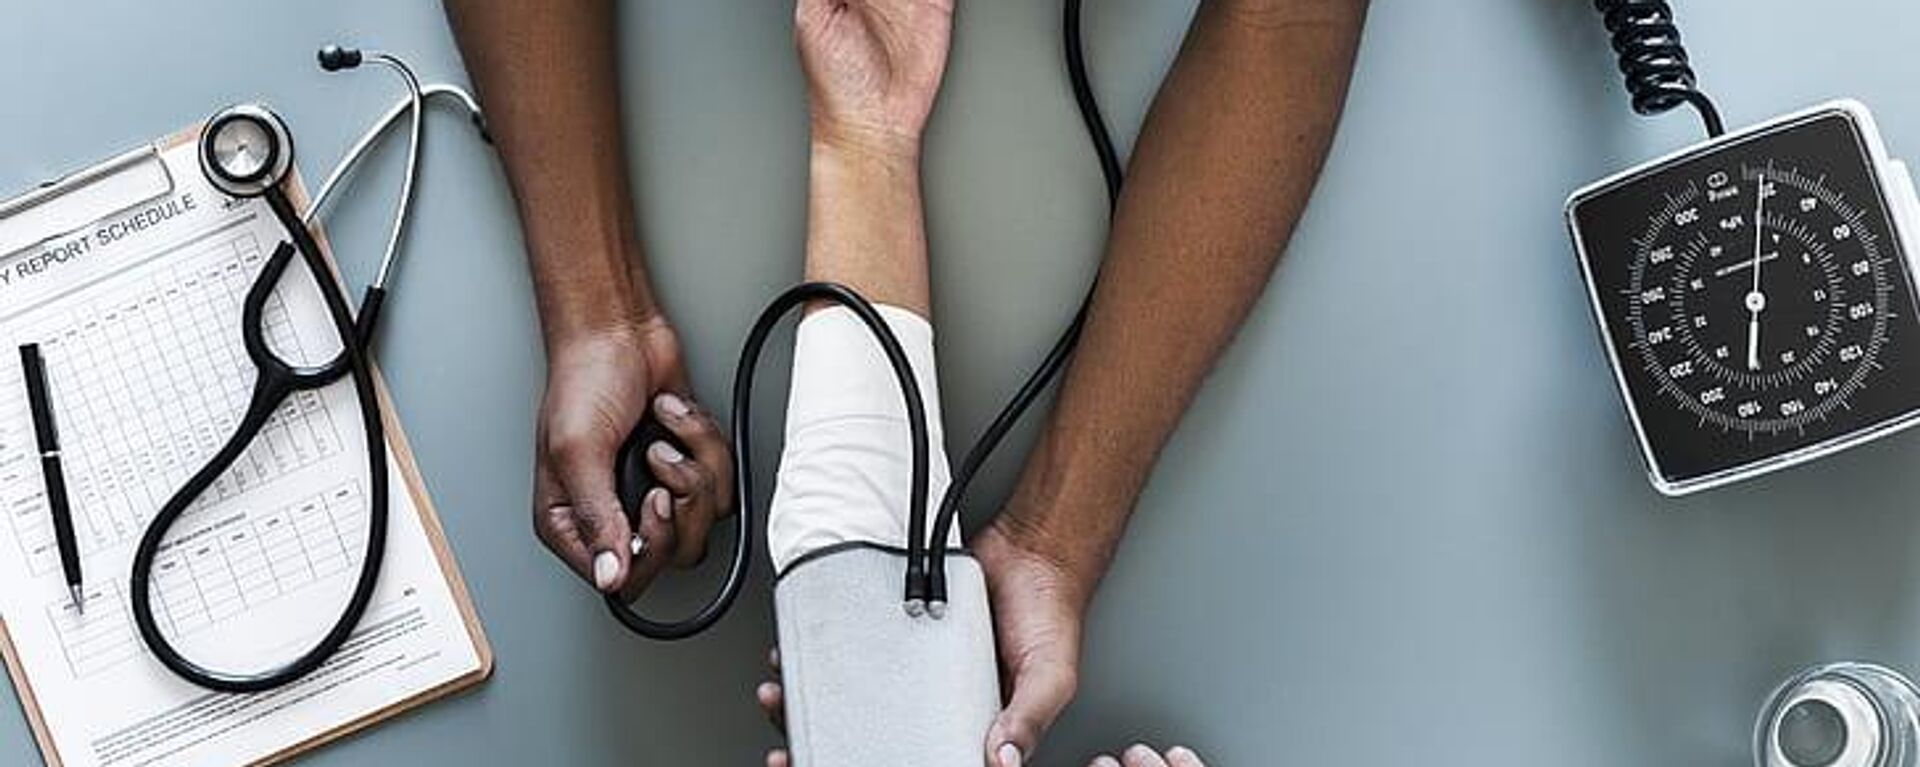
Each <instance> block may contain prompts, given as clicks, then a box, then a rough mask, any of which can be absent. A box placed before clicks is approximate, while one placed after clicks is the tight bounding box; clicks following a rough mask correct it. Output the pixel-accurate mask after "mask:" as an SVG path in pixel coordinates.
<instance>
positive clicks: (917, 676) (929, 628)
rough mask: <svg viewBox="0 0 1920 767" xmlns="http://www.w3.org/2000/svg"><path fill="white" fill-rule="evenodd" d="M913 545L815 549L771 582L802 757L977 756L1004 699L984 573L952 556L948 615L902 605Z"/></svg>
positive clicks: (858, 765) (876, 760) (853, 766)
mask: <svg viewBox="0 0 1920 767" xmlns="http://www.w3.org/2000/svg"><path fill="white" fill-rule="evenodd" d="M906 567H907V564H906V555H905V553H904V552H901V551H897V550H886V549H880V548H875V547H871V546H866V545H861V544H847V545H843V546H840V547H836V548H833V549H825V550H822V551H819V552H816V553H815V554H814V555H813V556H811V557H808V558H806V559H804V560H802V561H800V562H799V563H798V564H796V565H794V567H793V568H792V569H791V570H789V571H787V572H786V573H785V574H784V575H782V576H781V577H780V580H779V582H778V583H776V584H775V585H774V589H773V604H774V616H775V619H776V622H777V623H778V624H779V637H780V674H781V683H782V685H783V686H784V689H785V693H786V719H787V747H788V752H789V753H790V754H791V755H792V757H793V764H794V767H899V766H900V765H915V767H980V765H981V764H982V762H983V761H984V755H985V753H986V745H985V744H986V739H987V728H988V727H989V726H991V725H992V724H993V717H994V715H995V714H996V713H997V712H998V710H999V704H1000V684H999V676H998V673H997V670H996V667H995V665H994V654H993V621H992V617H991V615H990V614H989V613H988V611H987V588H986V581H985V580H984V578H983V577H982V576H981V572H980V565H979V563H977V562H975V561H974V560H973V558H972V557H969V556H966V555H962V554H955V555H952V556H949V557H948V558H947V578H948V580H947V588H948V594H949V596H950V597H951V598H952V602H951V604H950V605H949V609H948V611H947V614H946V616H945V617H943V618H937V619H936V618H933V617H930V616H926V615H921V616H918V617H915V616H910V615H907V613H906V611H905V610H903V609H901V607H900V596H901V594H900V584H901V582H902V577H903V574H904V573H905V572H906Z"/></svg>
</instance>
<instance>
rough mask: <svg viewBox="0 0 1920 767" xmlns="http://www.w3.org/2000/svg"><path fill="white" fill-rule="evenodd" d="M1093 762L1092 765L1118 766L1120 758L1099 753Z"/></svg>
mask: <svg viewBox="0 0 1920 767" xmlns="http://www.w3.org/2000/svg"><path fill="white" fill-rule="evenodd" d="M1093 764H1094V767H1120V760H1118V759H1115V758H1113V757H1111V756H1107V755H1106V754H1101V755H1100V757H1099V758H1098V759H1095V760H1093Z"/></svg>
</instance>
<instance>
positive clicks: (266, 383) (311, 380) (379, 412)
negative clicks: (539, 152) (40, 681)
mask: <svg viewBox="0 0 1920 767" xmlns="http://www.w3.org/2000/svg"><path fill="white" fill-rule="evenodd" d="M338 52H339V51H338V50H337V49H336V50H335V51H334V53H336V54H337V53H338ZM328 55H329V54H328V53H327V52H325V51H323V52H322V54H321V61H322V66H323V67H324V68H328V69H337V68H340V67H337V66H330V65H328V63H327V57H328ZM353 56H355V57H356V58H355V64H354V65H357V63H358V62H359V61H360V60H362V58H361V57H362V54H359V53H357V52H355V53H354V54H353ZM364 60H365V61H372V62H375V63H379V64H382V65H384V66H386V67H388V68H389V69H392V70H393V71H395V72H396V73H398V74H399V75H400V77H401V79H402V80H403V81H404V83H405V85H406V89H407V95H406V96H405V97H404V98H402V99H401V100H400V102H399V103H398V104H396V105H394V106H393V107H392V108H390V109H389V110H388V111H387V112H386V113H385V114H384V115H382V116H381V118H380V119H379V120H378V121H376V122H375V123H374V124H373V125H372V126H371V127H370V128H369V129H368V130H367V131H366V132H365V133H363V134H362V135H361V137H360V139H359V140H358V141H356V142H355V143H354V145H353V146H352V147H351V148H350V149H349V150H348V151H347V153H346V155H345V156H344V157H343V158H342V159H341V161H340V162H339V163H338V164H336V165H335V166H334V168H333V170H332V171H331V172H330V173H329V174H328V175H327V179H326V182H325V183H323V184H322V185H321V187H320V191H319V193H318V194H317V195H315V197H314V199H313V203H312V204H311V205H310V206H309V207H308V209H307V211H306V212H305V214H304V215H303V214H301V213H299V212H298V211H296V210H295V209H294V206H293V203H292V201H291V200H289V199H288V198H287V195H286V192H285V191H284V190H283V189H282V187H281V185H280V184H281V181H282V180H283V179H282V178H276V179H274V180H273V182H272V184H271V185H269V186H267V187H266V189H265V190H264V191H263V192H261V194H260V196H262V197H264V198H265V199H266V202H267V204H268V207H269V208H271V209H272V211H273V215H274V217H275V218H276V219H277V220H278V221H279V222H280V225H281V227H282V228H284V229H285V230H286V232H287V237H288V238H289V239H288V240H286V241H282V242H281V243H280V245H279V246H278V247H277V248H275V250H274V252H273V254H272V255H271V256H269V257H268V259H267V262H266V263H265V264H264V265H263V266H262V267H261V270H260V272H259V274H258V275H256V276H255V278H254V282H253V285H252V286H251V287H250V288H249V290H248V292H247V296H246V299H245V301H244V302H243V303H242V312H241V314H242V317H241V322H242V327H241V339H242V342H243V344H244V345H245V347H246V350H247V355H248V357H249V358H251V360H252V361H253V363H254V367H255V378H254V385H253V390H252V394H251V395H250V397H249V399H248V403H247V409H246V411H245V414H244V415H243V416H242V417H241V419H240V423H239V424H238V425H237V426H236V427H235V429H234V431H233V433H232V434H230V435H229V436H228V438H227V440H226V442H225V444H223V445H222V446H221V448H220V450H219V451H217V452H216V453H215V454H214V456H213V457H212V458H211V459H210V460H208V462H207V463H206V465H204V466H202V467H201V468H200V470H199V471H197V472H195V473H194V475H193V476H192V477H190V478H189V479H188V480H187V482H186V483H185V484H184V485H182V486H181V488H180V489H179V490H178V491H177V492H175V493H174V495H173V496H172V497H170V498H169V499H168V500H167V502H166V504H165V505H163V506H162V507H161V509H160V511H159V512H158V513H156V514H155V515H154V517H153V519H152V520H150V521H149V523H148V525H147V527H146V529H145V531H143V532H142V534H141V537H140V542H139V544H138V545H137V546H136V547H135V550H134V560H133V568H132V572H131V574H130V576H129V579H130V588H129V591H130V592H131V595H132V597H131V602H132V611H133V618H134V625H135V627H136V629H137V630H138V633H139V635H140V638H141V640H142V641H143V642H144V643H145V644H146V646H147V647H148V649H149V650H150V651H152V653H153V655H154V657H155V658H156V659H158V660H159V661H160V663H161V664H162V665H164V666H165V667H166V668H167V669H168V670H169V671H172V672H173V673H174V674H176V675H178V676H179V677H180V678H182V679H184V680H186V681H188V682H191V683H193V684H196V685H198V686H200V687H204V688H207V689H210V690H216V691H220V692H230V693H253V692H263V691H267V690H272V689H275V688H279V687H282V686H285V685H287V684H290V683H292V682H294V681H297V680H299V679H301V678H302V677H305V676H306V675H307V674H310V673H312V672H313V671H314V670H316V669H318V668H320V667H321V666H322V665H324V664H325V663H326V662H327V660H328V659H329V658H331V657H333V656H334V655H335V654H336V653H338V652H339V651H340V649H341V648H342V647H344V646H345V645H346V643H347V642H348V640H349V639H350V638H351V636H352V634H353V631H354V629H355V628H356V627H357V626H358V625H359V623H360V621H361V619H362V618H363V617H365V614H366V612H367V610H368V609H369V608H370V607H371V605H372V602H373V596H374V592H375V588H376V587H377V585H378V584H379V580H380V571H381V568H382V564H383V562H384V559H385V556H384V555H385V551H386V545H387V535H388V530H387V522H388V518H389V515H390V514H389V512H390V506H391V504H390V502H389V501H390V486H391V477H390V476H389V471H388V463H387V450H386V432H385V427H384V423H385V422H384V420H383V419H384V412H385V411H384V409H383V408H382V407H381V402H380V397H379V392H378V389H377V388H376V386H375V382H374V380H373V372H372V363H371V361H370V359H369V356H370V354H371V348H372V345H373V340H374V335H375V330H376V329H377V327H378V323H379V317H380V308H381V306H382V304H383V302H384V299H385V297H386V284H387V281H388V279H389V278H390V276H391V274H392V270H393V267H394V265H395V262H396V260H397V256H398V253H399V248H400V243H401V241H402V239H403V238H404V237H405V234H406V229H407V224H408V221H409V219H410V217H411V214H412V204H413V196H414V186H415V183H416V180H417V178H418V175H419V171H418V169H419V155H420V142H421V134H422V130H421V127H422V122H423V120H424V108H425V101H426V99H427V98H428V97H429V96H440V97H443V98H451V99H455V100H457V101H458V102H459V103H460V104H461V105H462V106H463V107H465V108H466V110H467V112H468V116H469V118H470V119H471V120H472V122H473V124H474V126H475V128H477V129H478V130H479V131H480V135H481V137H482V138H483V139H486V140H487V141H489V142H491V138H490V137H489V136H488V135H487V130H486V122H485V119H484V117H483V116H482V113H481V112H480V109H479V105H478V104H477V103H476V102H475V101H474V99H473V97H472V96H471V95H469V94H468V93H467V92H466V91H465V90H463V89H461V88H459V87H458V86H453V85H446V84H435V85H431V86H426V87H424V88H423V87H422V86H421V85H420V81H419V79H418V78H417V77H416V76H415V75H414V73H413V71H412V69H411V68H409V67H408V66H407V65H406V63H405V62H403V61H401V60H400V59H398V58H396V57H394V56H391V55H389V54H385V53H377V52H369V53H366V54H364ZM349 66H352V65H349ZM255 111H256V112H264V108H255ZM402 115H408V116H410V118H411V119H410V121H409V126H408V137H409V144H408V150H407V161H406V169H405V173H406V176H405V178H404V180H403V182H402V185H401V189H400V194H399V198H398V200H397V202H396V204H395V213H394V222H393V227H392V229H391V231H390V232H389V234H388V238H387V249H386V252H385V254H384V255H383V256H382V258H381V264H380V271H379V276H378V277H377V278H376V279H375V280H374V281H373V282H372V283H370V284H369V285H368V286H367V290H366V294H365V296H364V297H363V299H362V301H361V305H360V312H359V315H358V318H357V319H356V317H355V314H354V311H353V309H352V307H351V306H350V305H349V303H348V300H347V296H346V293H345V290H344V288H343V287H342V286H341V285H340V283H339V281H338V279H337V278H336V277H335V275H334V273H333V271H332V269H331V267H330V266H329V265H328V264H327V262H326V259H325V257H324V255H323V253H322V251H321V250H320V246H319V243H318V242H317V241H316V240H315V238H314V236H313V232H312V230H311V228H310V227H311V225H312V222H313V221H314V220H315V219H316V218H317V216H318V215H319V211H320V209H321V208H322V207H323V206H324V205H325V204H326V203H327V202H328V201H330V200H331V199H332V196H333V195H334V193H335V192H336V190H337V189H339V188H340V187H341V185H342V184H343V180H344V179H345V178H346V177H347V176H348V175H350V174H351V172H352V171H353V169H354V168H355V167H357V166H358V165H359V163H360V161H361V160H362V159H363V158H364V157H365V156H366V155H367V153H368V152H369V151H370V149H371V148H372V147H373V145H374V144H375V143H376V142H377V141H378V140H379V139H380V138H381V137H382V136H383V135H385V134H386V133H387V132H388V131H389V130H390V129H391V128H392V127H393V126H394V125H395V124H397V122H398V120H399V119H400V117H401V116H402ZM263 117H268V118H271V122H272V123H274V124H276V125H277V124H278V123H279V120H278V118H277V117H273V116H272V115H271V113H270V112H264V114H263ZM212 125H213V123H211V122H210V123H209V127H211V126H212ZM280 132H281V135H280V136H279V140H280V141H281V142H282V145H279V146H274V147H272V149H273V151H274V152H277V153H291V151H292V145H291V144H292V136H291V134H289V133H286V132H285V130H284V126H281V129H280ZM202 151H203V153H204V152H206V151H208V150H207V149H206V148H205V147H203V148H202ZM202 164H203V167H204V168H205V169H206V170H207V171H208V172H209V173H210V174H211V173H214V172H216V171H219V170H221V169H220V168H218V167H216V166H217V163H211V164H210V162H209V158H208V157H206V156H204V155H203V162H202ZM248 192H249V195H250V193H251V190H248ZM249 195H243V196H249ZM295 255H298V256H299V257H300V258H301V261H302V263H303V264H304V265H305V267H306V270H307V272H308V273H309V276H310V277H311V278H312V279H313V280H314V282H315V284H316V285H317V287H318V289H319V291H320V296H321V300H322V303H323V304H324V305H325V307H326V311H327V315H328V317H329V319H330V320H331V322H332V324H333V326H334V331H335V333H336V334H337V335H338V336H339V339H340V344H341V350H340V352H339V353H337V354H336V355H335V356H334V357H333V358H332V359H330V360H328V361H326V362H324V363H322V364H320V365H317V366H300V365H295V364H292V363H288V362H286V361H285V360H283V359H281V358H280V357H279V356H278V355H277V354H276V353H275V352H274V351H273V349H272V347H271V346H269V344H268V340H267V337H266V321H265V320H266V318H265V313H266V305H267V302H268V301H269V300H270V299H271V298H272V297H273V295H274V293H275V291H276V290H277V289H278V286H279V284H280V281H281V279H282V278H283V277H284V276H285V274H286V270H287V269H288V268H289V267H290V266H291V264H292V261H293V258H294V256H295ZM343 377H345V378H351V379H352V381H353V387H354V396H355V398H356V400H357V401H358V404H359V409H360V415H361V422H362V424H361V425H362V430H363V435H364V438H365V442H366V453H367V477H368V480H367V481H368V484H369V489H368V496H369V504H368V512H367V513H368V532H367V539H366V548H365V551H364V552H363V556H362V560H361V565H360V570H359V573H358V574H357V576H356V577H355V580H354V584H353V591H352V593H351V594H350V596H349V597H348V599H347V604H346V606H345V607H344V608H343V609H342V610H341V611H340V614H339V617H337V618H336V619H335V620H334V621H333V623H332V624H331V626H330V627H329V628H328V629H327V631H326V633H325V634H323V635H322V636H321V637H320V638H319V639H318V640H316V641H315V642H314V643H313V644H312V645H311V646H310V647H309V648H308V649H307V650H306V651H305V652H303V653H301V654H300V655H299V656H298V657H296V658H294V659H293V660H292V661H290V662H288V663H286V664H284V665H282V666H279V667H277V668H273V669H270V670H267V671H264V672H259V673H235V672H228V671H221V670H216V669H212V668H208V667H206V666H203V665H201V664H198V663H195V662H194V661H192V660H190V659H188V658H187V657H186V656H185V655H184V654H182V653H181V652H180V651H179V649H178V648H176V647H175V646H174V645H173V644H172V642H170V641H169V640H168V639H167V637H166V635H165V633H164V632H162V631H161V630H160V627H159V624H158V621H157V620H156V618H155V616H154V610H153V595H152V593H151V585H152V582H153V580H152V579H153V568H154V564H155V560H156V559H157V558H158V554H159V550H160V547H161V544H162V542H163V540H164V539H165V537H166V534H167V532H168V531H169V530H170V529H171V528H172V527H173V525H174V524H175V523H176V522H177V521H178V520H179V518H180V516H181V515H182V514H184V513H185V512H186V511H187V509H188V508H190V507H191V506H193V504H194V503H195V502H196V500H197V499H198V498H199V497H200V496H201V495H202V494H204V493H205V492H206V491H207V489H208V488H210V487H211V486H212V485H213V483H214V482H216V481H218V479H219V478H220V476H221V475H222V474H224V473H225V472H226V471H227V470H228V469H230V468H231V467H232V465H233V464H234V462H235V461H237V460H239V458H240V456H241V455H243V454H245V453H246V451H247V449H248V447H249V446H250V445H252V444H253V442H254V441H255V440H256V439H257V438H258V436H259V433H260V431H261V430H262V429H263V428H264V427H265V425H266V423H267V421H268V420H269V419H270V418H271V417H272V415H273V413H274V411H275V410H277V409H278V408H279V407H280V405H281V404H282V403H284V402H285V401H286V400H287V398H289V397H291V396H292V395H294V394H296V393H298V392H302V391H313V390H318V389H321V388H324V387H326V386H329V385H332V384H333V383H335V382H338V381H339V380H340V379H341V378H343Z"/></svg>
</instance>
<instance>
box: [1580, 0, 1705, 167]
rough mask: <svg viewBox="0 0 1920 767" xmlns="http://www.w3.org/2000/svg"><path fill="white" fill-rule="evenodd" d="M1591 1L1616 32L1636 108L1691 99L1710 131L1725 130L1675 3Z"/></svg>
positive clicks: (1658, 109)
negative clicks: (1684, 39) (1703, 86)
mask: <svg viewBox="0 0 1920 767" xmlns="http://www.w3.org/2000/svg"><path fill="white" fill-rule="evenodd" d="M1593 6H1594V8H1595V9H1597V10H1599V11H1600V13H1601V15H1602V16H1603V17H1604V18H1605V20H1606V25H1607V32H1608V33H1609V34H1611V35H1612V36H1613V51H1614V53H1615V54H1617V55H1618V56H1619V57H1620V74H1622V75H1624V76H1625V77H1626V81H1627V93H1628V95H1630V96H1632V98H1633V110H1634V111H1635V112H1639V113H1640V114H1643V115H1656V114H1661V113H1663V112H1667V111H1670V110H1672V109H1674V108H1676V107H1679V106H1680V105H1682V104H1687V105H1691V106H1692V107H1693V108H1694V110H1695V111H1697V112H1699V113H1700V120H1701V122H1703V123H1705V124H1706V128H1707V135H1709V136H1714V137H1718V136H1719V135H1720V134H1722V133H1725V132H1726V126H1725V125H1724V124H1722V123H1721V121H1720V110H1719V109H1717V108H1715V107H1714V105H1713V100H1712V99H1710V98H1708V97H1707V94H1705V93H1703V92H1701V90H1700V88H1699V81H1698V78H1696V77H1695V75H1694V72H1693V65H1692V62H1691V61H1690V60H1689V59H1688V58H1687V49H1686V46H1685V45H1683V44H1681V41H1680V27H1679V26H1678V25H1676V24H1674V21H1673V6H1671V5H1669V4H1668V3H1667V1H1666V0H1594V2H1593Z"/></svg>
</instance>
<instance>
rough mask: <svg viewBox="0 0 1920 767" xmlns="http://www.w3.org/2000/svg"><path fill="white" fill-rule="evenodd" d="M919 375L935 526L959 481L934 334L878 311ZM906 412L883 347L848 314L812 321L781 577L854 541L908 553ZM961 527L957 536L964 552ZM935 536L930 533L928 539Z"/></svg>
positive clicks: (787, 490) (778, 517)
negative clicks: (806, 558) (943, 499)
mask: <svg viewBox="0 0 1920 767" xmlns="http://www.w3.org/2000/svg"><path fill="white" fill-rule="evenodd" d="M878 309H879V311H880V316H881V317H882V318H883V319H884V320H885V321H886V323H887V326H888V327H889V328H891V329H892V330H893V333H894V335H895V336H897V337H898V338H899V339H900V345H901V346H902V347H903V348H904V349H905V351H906V353H907V360H908V361H909V362H910V363H912V365H913V374H914V377H915V378H916V379H918V383H919V386H920V393H921V397H922V398H923V399H924V400H925V402H926V408H927V421H928V423H927V437H928V443H929V444H928V448H929V458H930V464H931V465H930V467H929V468H930V471H929V473H928V484H927V524H928V527H929V528H931V527H932V523H933V515H934V513H935V511H936V510H937V509H938V507H939V503H940V496H941V495H943V494H945V493H946V490H947V485H948V484H949V483H950V482H951V481H952V477H951V474H950V470H949V468H948V466H947V452H946V449H945V447H944V444H945V443H944V438H945V433H946V430H945V428H943V426H942V425H941V416H940V384H939V375H938V372H939V371H938V370H936V369H935V366H934V354H933V325H932V324H930V323H928V322H927V320H926V318H924V317H921V316H920V315H917V314H914V313H913V312H910V311H907V310H905V309H902V308H899V307H896V306H886V305H882V306H879V307H878ZM910 435H911V432H909V431H908V426H907V409H906V404H905V402H904V400H903V399H902V398H901V394H900V384H899V382H898V380H897V379H896V378H895V376H894V372H893V367H892V366H890V365H888V364H887V357H886V354H885V353H884V352H882V351H881V350H880V342H879V340H878V339H876V338H874V336H873V334H872V332H870V331H868V330H867V326H866V325H864V324H862V323H861V322H860V318H859V317H857V316H855V315H854V314H853V312H852V311H851V310H848V309H846V308H844V307H838V306H835V307H831V308H828V309H823V310H818V311H814V312H810V313H809V314H808V315H807V316H806V317H805V318H804V319H802V320H801V321H800V328H799V331H798V333H797V335H796V337H795V340H794V350H793V382H792V389H791V390H790V391H789V392H788V395H787V428H786V446H785V448H784V450H783V451H782V452H781V455H780V471H779V478H778V481H777V484H776V486H775V489H774V493H773V504H772V506H771V508H770V510H769V511H768V514H767V517H768V518H767V545H768V548H769V549H771V550H772V552H773V564H774V567H775V568H776V571H785V569H786V567H787V565H788V564H789V563H791V562H793V561H794V560H795V559H797V558H799V557H800V556H802V555H804V554H806V553H808V552H811V551H817V550H819V549H821V548H823V547H826V546H832V545H835V544H839V543H846V542H852V541H859V542H866V543H876V544H881V545H885V546H894V547H904V546H905V545H906V543H907V516H908V512H907V508H908V506H909V503H910V501H909V499H908V495H909V484H910V482H911V480H912V477H913V451H912V447H911V445H912V440H911V436H910ZM959 529H960V526H959V525H957V524H956V525H954V529H953V531H952V532H951V533H950V535H949V536H948V541H949V543H950V544H951V545H953V546H955V547H958V546H959V541H960V532H959ZM928 535H929V536H931V535H932V532H931V529H929V531H928Z"/></svg>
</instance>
